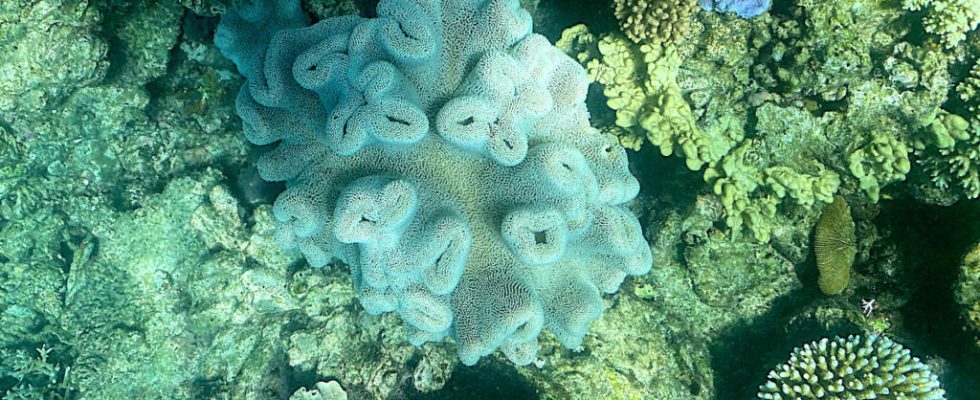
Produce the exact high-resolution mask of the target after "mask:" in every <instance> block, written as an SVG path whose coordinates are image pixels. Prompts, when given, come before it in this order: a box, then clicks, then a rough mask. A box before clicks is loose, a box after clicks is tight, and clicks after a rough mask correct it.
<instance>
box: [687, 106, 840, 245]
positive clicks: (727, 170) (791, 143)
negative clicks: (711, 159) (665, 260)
mask: <svg viewBox="0 0 980 400" xmlns="http://www.w3.org/2000/svg"><path fill="white" fill-rule="evenodd" d="M756 116H757V117H758V123H757V124H756V129H757V131H758V135H759V136H758V137H757V138H755V139H746V140H744V141H743V142H742V143H741V144H740V145H739V146H738V147H737V148H735V150H733V151H732V152H730V153H728V154H726V155H724V156H723V157H722V158H721V160H720V161H718V162H716V163H714V164H712V165H710V166H709V167H708V168H707V169H705V171H704V180H705V181H706V182H708V183H709V184H710V185H711V187H712V189H713V190H714V193H715V194H717V195H719V196H720V197H721V202H722V204H723V205H724V207H725V223H726V225H728V226H729V227H730V228H732V231H733V233H734V234H735V235H738V234H739V233H740V232H741V231H742V230H748V231H749V232H750V233H751V235H752V237H753V238H754V239H755V240H756V241H759V242H763V243H765V242H768V241H769V239H770V237H771V234H770V232H771V231H772V230H773V229H774V228H775V226H774V220H773V217H774V216H775V213H776V207H777V206H778V205H779V204H781V203H784V202H785V203H786V204H795V205H799V206H802V207H805V208H810V207H812V206H813V205H814V204H816V203H817V202H822V203H830V202H831V201H833V195H834V193H836V192H837V189H838V187H839V186H840V183H841V181H840V177H839V176H838V175H837V173H836V172H834V171H833V170H831V169H829V168H827V167H825V166H824V165H823V164H822V163H821V162H820V161H818V160H816V159H814V157H813V156H814V154H820V153H821V149H822V148H829V147H832V146H831V144H830V143H829V141H828V139H827V138H826V137H825V136H824V132H823V129H822V127H821V125H820V124H819V123H818V121H817V120H816V119H815V118H814V117H813V116H811V115H810V114H809V113H808V112H806V111H804V110H800V109H798V108H793V107H778V106H775V105H773V104H771V103H767V104H765V105H763V106H762V107H760V108H759V109H757V110H756Z"/></svg>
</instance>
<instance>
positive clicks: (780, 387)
mask: <svg viewBox="0 0 980 400" xmlns="http://www.w3.org/2000/svg"><path fill="white" fill-rule="evenodd" d="M759 398H760V399H895V400H898V399H905V400H941V399H945V398H946V393H945V391H944V390H943V389H942V388H940V386H939V380H938V378H937V377H936V375H934V374H933V373H932V371H930V370H929V367H928V366H926V365H925V364H923V363H922V362H921V361H919V359H918V357H913V356H912V355H911V352H910V351H909V350H908V349H906V348H904V347H903V346H902V345H900V344H898V343H895V342H894V341H892V340H891V339H888V338H886V337H882V336H874V335H871V336H849V337H848V338H847V339H844V338H840V337H836V338H834V339H827V338H824V339H820V340H819V341H817V342H812V343H809V344H806V345H804V346H803V347H802V348H797V349H796V350H794V351H793V354H792V355H791V356H790V359H789V361H788V362H786V363H785V364H782V365H780V366H778V367H776V369H774V370H773V371H772V372H769V381H768V382H766V383H765V384H763V385H762V386H760V387H759Z"/></svg>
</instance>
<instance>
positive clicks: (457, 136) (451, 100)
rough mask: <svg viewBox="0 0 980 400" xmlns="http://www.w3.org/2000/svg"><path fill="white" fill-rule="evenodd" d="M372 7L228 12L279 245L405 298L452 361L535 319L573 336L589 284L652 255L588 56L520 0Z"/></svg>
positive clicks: (615, 276) (601, 286)
mask: <svg viewBox="0 0 980 400" xmlns="http://www.w3.org/2000/svg"><path fill="white" fill-rule="evenodd" d="M377 15H378V18H375V19H362V18H358V17H353V16H349V17H338V18H331V19H326V20H323V21H320V22H319V23H317V24H315V25H312V26H309V27H306V25H307V24H308V20H307V18H306V17H305V16H304V15H303V14H302V13H301V11H300V9H299V5H298V3H297V2H295V1H275V2H272V1H264V2H258V3H257V4H254V5H250V6H245V7H242V8H241V9H239V10H237V11H235V12H233V13H229V14H226V15H225V16H224V17H223V18H222V22H221V25H220V26H219V28H218V31H217V33H216V35H215V41H216V43H217V44H218V46H219V47H220V48H221V49H222V51H223V52H224V53H225V54H226V55H227V56H228V57H229V58H230V59H232V60H233V61H235V63H236V64H237V65H238V69H239V71H240V72H241V73H242V74H243V75H244V76H245V77H246V79H247V81H248V82H247V83H246V85H245V86H243V88H242V91H241V94H240V96H239V98H238V113H239V115H240V116H241V117H242V120H243V123H244V127H245V135H246V137H247V138H248V139H249V140H250V141H251V142H253V143H255V144H260V145H264V144H271V143H274V142H279V144H278V146H277V147H276V149H275V150H273V151H272V152H270V153H268V154H266V155H265V156H264V157H263V158H262V159H261V160H260V161H259V165H258V166H259V171H260V173H261V175H262V176H263V178H265V179H267V180H273V181H286V183H287V190H286V191H285V192H284V193H283V194H281V195H280V196H279V198H278V199H277V200H276V204H275V208H274V211H275V214H276V218H277V219H278V220H279V221H280V228H279V230H278V233H277V236H278V238H279V240H280V242H281V243H282V244H283V245H284V246H285V247H287V248H298V249H299V250H300V251H302V252H303V254H304V255H305V256H306V258H307V260H308V261H309V262H310V264H312V265H314V266H324V265H325V264H327V262H328V261H330V259H331V257H332V256H335V257H338V258H340V259H341V260H343V261H345V262H346V263H347V264H349V265H350V267H351V271H352V278H353V280H354V286H355V287H356V288H357V290H358V292H359V297H360V302H361V304H362V305H363V306H364V308H365V309H366V310H367V311H368V312H370V313H373V314H380V313H385V312H391V311H394V312H396V313H398V315H399V316H400V317H401V318H402V320H403V321H404V322H405V325H406V331H407V336H408V338H409V341H410V342H412V343H413V344H416V345H421V344H422V343H425V342H429V341H439V340H442V339H443V338H445V337H451V338H452V339H454V340H455V341H456V343H457V345H458V353H459V357H460V359H461V360H462V362H463V363H465V364H474V363H476V362H477V361H478V360H479V358H480V357H482V356H484V355H487V354H490V353H492V352H493V351H495V350H496V349H498V348H500V349H501V350H502V351H503V353H504V354H505V355H506V356H507V357H508V358H509V359H510V360H512V361H513V362H514V363H516V364H522V365H523V364H528V363H530V362H532V361H534V360H535V357H536V352H537V349H538V342H537V340H538V335H539V333H540V332H541V330H542V329H543V328H545V327H547V328H548V329H549V330H550V331H551V332H552V333H554V334H555V336H556V337H557V338H558V340H559V341H560V342H561V343H562V344H563V345H564V346H566V347H569V348H575V347H578V346H579V345H580V344H581V342H582V339H583V337H584V335H585V333H586V330H587V329H588V326H589V324H590V323H591V322H592V321H594V320H595V319H597V318H598V317H599V316H600V314H601V313H602V310H603V301H602V297H601V296H602V294H603V293H613V292H615V291H616V290H618V288H619V285H620V283H621V282H622V281H623V279H624V278H625V277H626V276H627V275H637V274H642V273H645V272H647V271H648V270H649V269H650V267H651V255H650V250H649V248H648V246H647V244H646V242H645V240H644V238H643V235H642V233H641V231H640V225H639V223H638V222H637V220H636V218H635V217H634V216H633V215H632V214H631V213H630V212H629V210H627V209H626V208H625V206H624V205H623V203H625V202H626V201H629V200H630V199H632V198H633V197H634V196H636V194H637V192H638V190H639V185H638V183H637V181H636V179H635V178H634V177H633V176H632V175H630V173H629V170H628V169H627V160H626V153H625V151H623V149H622V148H620V147H619V146H617V145H616V144H615V142H614V141H612V139H611V138H609V137H606V136H603V135H600V134H598V133H597V132H596V130H595V129H594V128H592V127H591V126H590V125H589V118H588V112H587V111H586V108H585V103H584V100H585V95H586V88H587V85H588V83H587V80H586V75H585V71H584V70H583V69H582V68H581V67H580V66H579V65H578V64H576V63H575V61H574V60H572V59H570V58H568V56H566V55H565V54H563V53H562V52H561V51H559V50H558V49H556V48H554V47H553V46H551V44H550V43H548V41H547V39H545V38H544V37H542V36H540V35H536V34H533V33H531V18H530V16H529V15H528V14H527V12H526V11H524V10H522V9H521V8H520V7H519V5H518V4H517V2H516V1H506V0H488V1H483V2H479V5H478V6H477V4H473V2H468V1H459V0H441V1H439V0H413V1H394V0H391V1H386V0H383V1H381V2H380V3H379V4H378V8H377ZM474 24H475V25H474ZM287 28H299V29H287Z"/></svg>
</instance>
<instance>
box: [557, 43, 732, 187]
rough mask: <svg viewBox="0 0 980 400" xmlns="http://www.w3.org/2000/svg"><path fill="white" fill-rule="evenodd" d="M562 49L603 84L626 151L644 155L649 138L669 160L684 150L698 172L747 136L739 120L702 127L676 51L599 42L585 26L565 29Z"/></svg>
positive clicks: (651, 46)
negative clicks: (680, 78) (680, 77)
mask: <svg viewBox="0 0 980 400" xmlns="http://www.w3.org/2000/svg"><path fill="white" fill-rule="evenodd" d="M556 46H558V47H559V48H561V49H562V50H564V51H565V52H567V53H569V54H571V55H572V56H573V57H575V58H576V59H577V60H578V61H579V62H580V63H582V64H584V65H585V66H586V70H587V71H588V77H589V80H590V81H591V82H597V83H599V84H600V85H602V88H603V94H604V95H605V96H606V98H607V102H606V105H608V106H609V108H610V109H612V110H613V111H615V113H616V121H615V124H616V126H618V127H619V128H622V132H621V134H620V143H622V144H623V145H624V146H626V147H629V148H632V149H634V150H639V148H640V146H641V144H642V143H643V140H642V138H644V137H645V138H646V139H647V140H648V141H649V142H650V143H653V144H654V145H655V146H657V147H658V148H659V149H660V153H661V154H663V155H664V156H670V155H672V154H674V153H675V148H676V149H678V150H679V151H677V153H678V154H679V155H680V156H682V157H683V158H684V159H685V163H686V165H687V167H688V168H690V169H691V170H695V171H696V170H699V169H701V168H702V167H704V165H706V164H710V163H712V162H715V161H718V160H720V159H721V156H723V155H724V154H726V153H728V151H729V150H730V149H731V148H732V146H734V145H735V143H737V142H738V141H739V140H740V139H741V137H742V134H741V128H740V127H739V126H738V121H737V119H733V120H731V121H725V122H724V123H721V124H719V125H718V126H717V127H715V128H714V129H711V130H709V131H703V130H701V129H700V128H698V126H697V124H696V122H695V119H694V114H693V112H692V111H691V107H690V105H688V103H687V101H686V100H685V99H684V97H683V96H682V94H681V89H680V87H679V86H678V85H677V81H676V77H677V71H678V67H679V65H680V62H681V59H680V56H679V55H678V54H677V52H676V51H675V49H674V48H673V47H671V46H655V45H649V44H644V45H639V46H637V45H634V44H632V43H630V42H629V41H627V40H626V39H625V38H623V37H621V36H617V35H606V36H603V37H601V38H596V37H595V36H594V35H592V34H590V33H589V32H588V29H587V28H586V27H585V26H584V25H576V26H573V27H571V28H569V29H567V30H565V32H564V33H563V34H562V38H561V40H559V41H558V43H557V44H556Z"/></svg>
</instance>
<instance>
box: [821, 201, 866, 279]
mask: <svg viewBox="0 0 980 400" xmlns="http://www.w3.org/2000/svg"><path fill="white" fill-rule="evenodd" d="M813 251H814V253H815V254H816V257H817V272H818V273H819V278H818V280H817V283H818V284H819V285H820V291H821V292H823V293H824V294H828V295H832V294H840V293H841V292H843V291H844V289H847V282H848V281H849V280H850V275H851V265H852V264H854V256H855V255H856V254H857V238H856V237H855V233H854V219H853V218H852V217H851V207H850V206H848V205H847V201H845V200H844V198H843V197H840V196H835V198H834V202H833V203H830V205H829V206H827V208H825V209H824V211H823V214H822V215H821V216H820V220H819V221H817V227H816V232H815V233H814V234H813Z"/></svg>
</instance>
